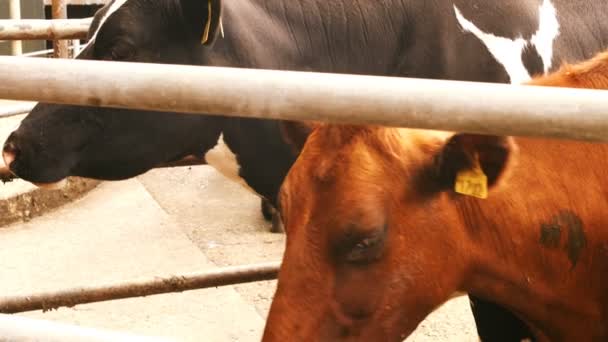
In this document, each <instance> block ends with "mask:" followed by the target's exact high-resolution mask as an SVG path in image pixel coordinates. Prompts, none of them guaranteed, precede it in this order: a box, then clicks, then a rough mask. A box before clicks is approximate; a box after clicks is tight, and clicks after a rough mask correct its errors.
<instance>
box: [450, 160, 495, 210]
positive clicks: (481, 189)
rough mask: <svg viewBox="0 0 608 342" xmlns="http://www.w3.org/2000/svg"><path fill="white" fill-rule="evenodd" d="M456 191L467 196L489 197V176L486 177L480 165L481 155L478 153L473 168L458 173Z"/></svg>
mask: <svg viewBox="0 0 608 342" xmlns="http://www.w3.org/2000/svg"><path fill="white" fill-rule="evenodd" d="M454 191H456V192H457V193H459V194H463V195H467V196H473V197H477V198H482V199H486V198H488V177H486V175H485V174H484V173H483V170H482V169H481V166H480V165H479V156H478V155H477V154H475V158H474V159H473V167H472V168H471V169H469V170H463V171H460V172H458V174H456V184H455V185H454Z"/></svg>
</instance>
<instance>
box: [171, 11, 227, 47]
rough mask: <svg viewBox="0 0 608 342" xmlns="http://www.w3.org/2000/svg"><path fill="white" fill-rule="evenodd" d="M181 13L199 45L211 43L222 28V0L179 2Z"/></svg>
mask: <svg viewBox="0 0 608 342" xmlns="http://www.w3.org/2000/svg"><path fill="white" fill-rule="evenodd" d="M181 5H182V13H183V15H184V18H185V19H186V21H187V22H188V23H187V24H188V26H189V27H191V28H192V30H193V33H194V34H195V35H196V37H197V39H200V42H201V44H203V45H209V44H211V43H213V42H214V41H215V39H216V37H217V35H218V31H221V30H223V28H222V0H181Z"/></svg>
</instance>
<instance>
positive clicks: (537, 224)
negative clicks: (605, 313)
mask: <svg viewBox="0 0 608 342" xmlns="http://www.w3.org/2000/svg"><path fill="white" fill-rule="evenodd" d="M515 141H516V144H517V145H518V150H519V151H518V152H517V160H516V167H515V168H514V170H513V172H512V174H510V175H508V178H507V180H506V181H505V184H503V185H499V188H498V189H495V190H491V192H490V195H489V198H488V199H487V200H480V199H476V198H470V197H465V196H458V198H457V199H456V207H457V211H458V212H459V215H460V218H461V226H462V227H463V228H464V229H465V230H466V233H467V234H468V236H469V238H470V244H469V243H468V244H467V246H468V247H467V250H466V251H464V253H467V254H469V255H470V257H471V260H472V265H471V267H470V270H469V271H468V272H469V274H466V275H465V277H464V279H466V282H465V283H464V284H463V287H462V288H461V289H459V290H461V291H464V292H468V293H470V294H471V295H475V296H478V297H480V298H486V299H491V300H492V301H494V302H496V303H498V304H500V305H503V306H504V307H507V308H510V309H511V310H512V311H513V312H515V313H516V314H518V315H520V316H521V317H522V318H524V319H525V321H526V322H527V323H528V324H530V325H531V327H532V328H533V329H534V328H536V329H540V330H542V331H551V330H550V329H548V327H562V328H563V331H555V332H553V333H555V334H556V335H555V336H551V340H561V338H562V337H564V336H566V337H571V338H572V339H581V338H582V337H581V336H582V335H581V336H568V333H572V332H571V330H568V329H569V328H568V327H569V326H575V324H576V325H578V326H586V327H589V331H588V332H586V333H588V334H593V333H597V324H598V322H601V319H602V317H601V311H602V307H601V305H602V303H599V302H598V301H597V300H596V298H595V292H594V291H595V290H597V289H596V288H595V287H594V286H593V285H588V284H580V283H576V282H573V281H572V280H571V279H572V278H576V277H579V278H581V279H591V278H595V279H597V276H594V272H595V271H597V270H596V269H592V267H595V268H597V267H598V264H593V263H590V261H589V260H587V259H585V257H584V254H581V256H580V257H579V258H578V260H572V259H570V260H569V256H568V246H567V244H568V239H569V237H568V234H569V231H570V230H571V229H570V228H571V227H567V226H568V225H576V222H577V220H579V219H580V220H584V218H582V219H581V218H578V216H576V213H580V212H585V210H586V209H588V208H586V207H585V206H588V205H589V203H590V202H589V201H588V200H585V199H584V197H581V198H576V197H573V196H574V195H573V194H575V193H581V192H580V191H578V192H577V191H576V189H573V188H568V187H569V186H570V185H569V183H575V182H572V180H564V178H567V176H566V175H568V174H570V173H579V174H580V173H581V172H584V173H587V172H588V171H587V172H585V171H580V170H579V168H581V167H582V168H585V167H601V168H605V167H606V165H605V164H606V163H605V161H602V159H604V158H605V157H606V156H607V155H608V153H607V148H606V145H603V146H599V145H595V146H594V145H591V144H588V143H582V142H568V143H564V142H562V141H557V140H555V141H553V140H544V139H528V138H519V139H516V140H515ZM577 153H578V154H579V156H580V158H579V157H577V156H576V154H577ZM583 154H585V155H587V156H586V157H585V158H588V159H591V160H588V165H587V166H581V165H580V163H581V160H585V159H581V158H582V155H583ZM569 156H573V157H572V159H569V158H568V157H569ZM577 160H578V164H579V165H577ZM585 164H587V163H585ZM564 165H565V166H564ZM591 165H593V166H591ZM553 170H559V172H553ZM573 170H574V171H573ZM543 171H545V173H542V172H543ZM590 175H592V173H588V174H587V175H585V176H590ZM553 177H554V178H553ZM581 177H584V176H581ZM585 181H586V182H593V181H594V180H593V177H592V176H591V177H586V179H585ZM607 181H608V180H607ZM607 181H603V182H601V181H600V183H599V184H593V183H590V184H587V185H590V186H593V187H595V186H597V187H598V188H602V187H604V188H606V186H608V184H606V182H607ZM544 193H545V194H544ZM535 194H537V195H535ZM538 194H540V195H538ZM534 196H540V197H534ZM580 196H591V195H590V194H589V193H587V194H586V195H584V194H583V195H580ZM577 206H581V207H577ZM568 215H570V216H572V217H571V219H569V217H570V216H568ZM552 222H557V223H555V225H561V226H562V227H561V234H562V236H561V239H560V238H558V239H557V240H555V241H556V242H555V244H557V245H556V246H547V245H546V244H551V242H543V240H542V227H543V225H545V226H547V225H550V224H552ZM570 222H575V223H570ZM581 222H582V221H581ZM586 222H588V221H586ZM583 224H584V223H583ZM593 228H594V227H585V228H584V230H585V232H586V234H587V236H589V235H590V234H591V233H597V232H596V231H594V230H593ZM595 228H598V227H595ZM595 230H597V229H595ZM602 236H603V238H604V240H606V241H608V234H602ZM597 238H598V237H597V236H596V239H597ZM589 240H590V239H589V238H587V242H586V244H587V246H589V245H590V244H591V243H593V241H589ZM596 242H597V241H596ZM553 247H555V248H553ZM586 248H589V247H586ZM581 253H588V250H585V249H583V250H582V252H581ZM599 267H604V266H601V265H600V266H599ZM604 268H605V267H604ZM591 322H595V323H591ZM594 329H595V330H594ZM560 334H561V335H560ZM583 339H584V338H583Z"/></svg>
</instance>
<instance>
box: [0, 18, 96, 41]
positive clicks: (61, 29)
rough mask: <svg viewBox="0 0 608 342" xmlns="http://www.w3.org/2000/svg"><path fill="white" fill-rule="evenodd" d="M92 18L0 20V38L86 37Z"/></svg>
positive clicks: (44, 38)
mask: <svg viewBox="0 0 608 342" xmlns="http://www.w3.org/2000/svg"><path fill="white" fill-rule="evenodd" d="M92 20H93V19H92V18H86V19H56V20H55V19H54V20H45V19H21V20H0V28H1V29H0V40H56V39H86V38H87V34H88V32H89V26H91V21H92Z"/></svg>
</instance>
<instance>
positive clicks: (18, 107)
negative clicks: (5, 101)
mask: <svg viewBox="0 0 608 342" xmlns="http://www.w3.org/2000/svg"><path fill="white" fill-rule="evenodd" d="M35 105H36V102H28V103H17V104H12V105H7V106H4V105H3V106H1V107H0V119H1V118H8V117H11V116H17V115H21V114H26V113H29V112H30V111H31V110H32V108H34V106H35Z"/></svg>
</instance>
